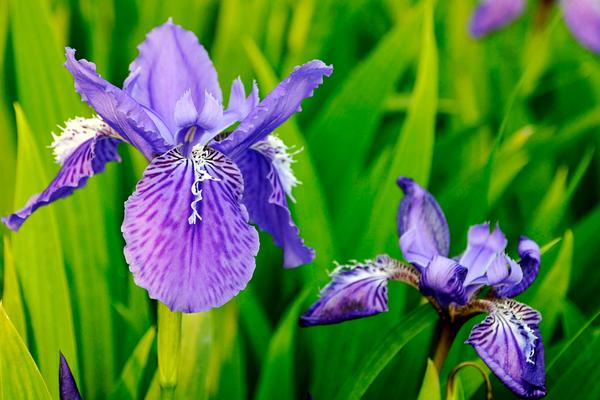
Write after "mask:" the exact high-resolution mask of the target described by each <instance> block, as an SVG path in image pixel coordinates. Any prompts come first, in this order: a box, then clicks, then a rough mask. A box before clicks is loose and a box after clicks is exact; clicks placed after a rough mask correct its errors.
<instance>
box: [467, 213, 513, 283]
mask: <svg viewBox="0 0 600 400" xmlns="http://www.w3.org/2000/svg"><path fill="white" fill-rule="evenodd" d="M506 244H507V240H506V237H505V236H504V234H503V233H502V230H500V226H498V225H496V227H495V228H494V230H493V231H491V232H490V224H488V223H485V224H480V225H473V226H472V227H471V228H469V236H468V244H467V250H465V252H464V253H463V255H462V256H461V257H460V261H459V263H460V265H462V266H464V267H466V268H467V269H468V270H469V272H468V273H467V277H466V278H465V285H478V284H486V283H487V277H486V273H487V271H488V268H489V267H490V265H491V264H492V263H493V262H495V261H496V258H497V257H503V256H504V249H505V248H506Z"/></svg>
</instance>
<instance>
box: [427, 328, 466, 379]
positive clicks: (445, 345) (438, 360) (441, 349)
mask: <svg viewBox="0 0 600 400" xmlns="http://www.w3.org/2000/svg"><path fill="white" fill-rule="evenodd" d="M459 329H460V325H458V326H457V325H456V324H453V323H451V322H449V321H445V320H441V321H440V323H439V324H438V332H439V335H438V339H437V345H436V347H435V351H434V353H433V356H432V360H433V364H434V365H435V368H436V369H437V370H438V371H441V370H442V367H443V366H444V361H445V360H446V357H447V356H448V352H449V351H450V347H451V346H452V342H454V338H456V334H457V333H458V330H459Z"/></svg>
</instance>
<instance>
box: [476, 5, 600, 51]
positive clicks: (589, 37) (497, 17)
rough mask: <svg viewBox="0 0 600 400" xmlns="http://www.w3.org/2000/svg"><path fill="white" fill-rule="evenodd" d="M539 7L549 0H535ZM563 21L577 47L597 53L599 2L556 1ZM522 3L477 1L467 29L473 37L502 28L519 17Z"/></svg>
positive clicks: (598, 43) (599, 16)
mask: <svg viewBox="0 0 600 400" xmlns="http://www.w3.org/2000/svg"><path fill="white" fill-rule="evenodd" d="M539 1H540V4H541V7H546V4H547V3H549V2H551V1H552V0H550V1H548V0H539ZM560 5H561V8H562V11H563V14H564V18H565V22H566V23H567V26H568V27H569V29H570V30H571V33H572V34H573V36H575V38H576V39H577V40H578V41H579V43H581V45H582V46H583V47H585V48H587V49H589V50H591V51H593V52H596V53H600V2H598V1H597V0H560ZM524 10H525V0H481V2H480V4H479V6H478V7H477V8H476V9H475V12H474V13H473V16H472V17H471V23H470V26H469V30H470V32H471V35H473V36H474V37H481V36H485V35H487V34H489V33H491V32H495V31H497V30H499V29H502V28H503V27H505V26H506V25H508V24H510V23H511V22H513V21H514V20H516V19H517V18H518V17H520V16H521V15H522V14H523V12H524Z"/></svg>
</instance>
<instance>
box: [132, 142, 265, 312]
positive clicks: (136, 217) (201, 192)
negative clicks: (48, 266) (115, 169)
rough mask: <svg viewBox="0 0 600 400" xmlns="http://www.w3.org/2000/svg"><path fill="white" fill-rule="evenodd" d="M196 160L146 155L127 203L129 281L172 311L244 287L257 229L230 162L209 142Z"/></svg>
mask: <svg viewBox="0 0 600 400" xmlns="http://www.w3.org/2000/svg"><path fill="white" fill-rule="evenodd" d="M193 156H194V157H197V156H198V157H202V158H201V161H202V162H201V163H200V162H198V160H192V159H188V158H184V157H182V156H181V154H180V153H179V152H178V151H170V152H168V153H166V154H164V155H162V156H160V157H157V158H155V159H154V160H152V162H151V163H150V165H149V166H148V168H146V171H145V172H144V176H143V177H142V179H141V180H140V181H139V182H138V185H137V188H136V191H135V193H134V194H133V195H131V197H130V198H129V199H128V200H127V202H126V203H125V219H124V222H123V226H122V231H123V236H124V238H125V242H126V246H125V259H126V260H127V263H128V264H129V269H130V270H131V272H132V273H133V277H134V280H135V282H136V283H137V284H138V285H139V286H141V287H143V288H145V289H146V290H147V291H148V294H149V295H150V297H151V298H153V299H157V300H160V301H162V302H163V303H165V304H166V305H167V306H169V308H170V309H171V310H173V311H183V312H200V311H207V310H210V309H212V308H215V307H219V306H221V305H223V304H225V303H226V302H227V301H229V300H230V299H231V298H233V297H234V296H235V295H236V294H237V293H238V292H239V291H241V290H242V289H244V288H245V287H246V284H247V283H248V281H249V280H250V278H251V277H252V273H253V271H254V267H255V256H256V254H257V252H258V234H257V232H256V230H255V229H254V227H252V226H251V225H248V213H247V211H246V208H245V207H244V206H243V205H242V204H241V200H242V192H243V181H242V176H241V173H240V171H239V170H238V168H237V167H236V165H235V164H234V163H233V162H232V161H231V160H229V159H228V158H227V157H226V156H224V155H223V154H221V153H219V152H217V151H214V150H212V149H209V148H207V149H206V150H205V151H204V153H203V154H202V155H198V154H193Z"/></svg>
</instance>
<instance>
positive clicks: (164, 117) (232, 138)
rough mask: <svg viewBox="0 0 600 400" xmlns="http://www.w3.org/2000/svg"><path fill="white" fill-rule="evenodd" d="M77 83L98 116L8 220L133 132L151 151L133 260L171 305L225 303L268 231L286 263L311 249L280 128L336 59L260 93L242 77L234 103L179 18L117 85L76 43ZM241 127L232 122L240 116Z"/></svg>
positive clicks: (301, 259) (22, 215)
mask: <svg viewBox="0 0 600 400" xmlns="http://www.w3.org/2000/svg"><path fill="white" fill-rule="evenodd" d="M65 65H66V67H67V69H68V70H69V71H70V72H71V74H72V75H73V77H74V79H75V89H76V90H77V91H78V92H79V93H80V95H81V97H82V99H83V100H84V101H85V102H87V103H88V104H89V105H90V106H91V107H92V108H93V109H94V110H95V111H96V113H97V114H98V117H94V118H89V119H83V118H75V119H73V120H70V121H68V122H67V123H66V126H65V127H64V129H63V133H62V134H61V135H60V136H57V137H55V142H54V144H53V147H54V151H55V155H56V160H57V161H58V162H59V163H60V164H61V165H62V167H61V169H60V171H59V172H58V175H57V176H56V177H55V178H54V180H53V181H52V182H51V183H50V185H49V186H48V187H47V188H46V189H45V190H44V191H43V192H41V193H39V194H37V195H35V196H33V197H32V198H31V199H29V201H28V202H27V204H26V205H25V207H24V208H22V209H20V210H19V211H17V212H15V213H14V214H12V215H10V216H8V217H5V218H3V222H4V223H5V224H6V225H7V226H8V227H9V228H11V229H13V230H15V231H16V230H18V229H19V227H20V226H21V224H22V223H23V222H24V221H25V220H26V219H27V218H28V217H29V216H30V215H31V214H32V213H33V212H34V211H35V210H36V209H37V208H39V207H41V206H43V205H46V204H49V203H51V202H53V201H55V200H57V199H59V198H62V197H65V196H67V195H69V194H71V193H72V192H73V190H75V189H77V188H80V187H82V186H83V185H85V183H86V181H87V179H88V178H89V177H91V176H92V175H94V174H96V173H98V172H101V171H103V170H104V167H105V165H106V163H107V162H109V161H118V160H119V156H118V153H117V145H118V143H120V142H127V143H129V144H131V145H133V146H134V147H135V148H136V149H138V150H139V151H140V152H141V153H143V154H144V156H145V157H146V158H147V159H148V160H149V161H150V165H149V166H148V167H147V168H146V170H145V171H144V175H143V177H142V178H141V180H140V181H139V182H138V185H137V188H136V190H135V192H134V193H133V194H132V195H131V197H130V198H129V199H128V200H127V202H126V203H125V219H124V222H123V226H122V231H123V236H124V238H125V242H126V246H125V258H126V260H127V263H128V264H129V268H130V270H131V272H132V273H133V276H134V279H135V282H136V283H137V284H138V285H139V286H141V287H143V288H145V289H146V290H147V291H148V293H149V295H150V297H152V298H155V299H158V300H160V301H162V302H163V303H165V304H166V305H168V306H169V307H170V308H171V309H172V310H176V311H184V312H198V311H205V310H208V309H211V308H213V307H218V306H220V305H222V304H224V303H226V302H227V301H228V300H230V299H231V298H232V297H233V296H235V295H236V294H237V293H238V292H239V291H240V290H242V289H243V288H244V287H245V286H246V284H247V283H248V281H249V280H250V278H251V276H252V273H253V271H254V267H255V256H256V254H257V252H258V247H259V243H258V234H257V232H256V230H255V228H254V227H253V226H251V225H249V220H250V221H252V222H254V223H256V224H257V225H258V226H259V227H260V228H261V229H263V230H265V231H267V232H269V233H270V234H271V235H272V236H273V238H274V241H275V243H276V244H277V245H279V246H281V247H282V248H283V251H284V266H286V267H296V266H298V265H301V264H305V263H309V262H311V261H312V259H313V258H314V252H313V250H312V249H310V248H308V247H306V246H305V245H304V242H303V240H302V239H301V238H300V236H299V233H298V228H297V227H296V225H295V224H294V222H293V220H292V218H291V215H290V211H289V209H288V203H287V196H291V189H292V187H293V186H294V185H295V184H297V183H298V181H297V180H296V179H295V178H294V175H293V174H292V172H291V163H292V162H293V160H292V158H291V156H292V154H290V153H289V152H288V150H289V149H288V148H287V147H286V146H285V144H284V143H283V142H282V141H281V140H280V139H279V138H278V137H276V136H273V135H271V133H273V130H274V129H276V128H277V127H278V126H279V125H281V124H282V123H284V122H285V121H286V120H287V119H288V118H290V117H291V116H292V115H293V114H294V113H296V112H297V111H299V110H300V103H301V102H302V100H303V99H304V98H306V97H309V96H311V95H312V92H313V90H314V89H315V88H316V87H317V86H319V85H320V84H321V83H322V81H323V77H324V76H329V75H330V74H331V72H332V67H331V66H327V65H325V64H324V63H323V62H321V61H319V60H314V61H310V62H308V63H306V64H304V65H302V66H300V67H297V68H296V69H295V70H294V71H293V72H292V73H291V74H290V76H288V77H287V78H286V79H285V80H284V81H282V82H281V83H280V84H279V85H278V86H277V87H276V88H275V89H274V90H273V91H272V92H271V93H270V94H269V95H268V96H267V97H266V98H264V99H263V100H262V101H259V97H258V89H257V87H256V84H254V86H253V88H252V91H251V92H250V94H249V95H248V96H246V94H245V91H244V86H243V84H242V82H241V80H240V79H239V78H238V79H237V80H235V81H234V82H233V84H232V86H231V94H230V96H229V103H228V106H227V108H226V109H223V106H222V94H221V89H220V87H219V83H218V81H217V73H216V71H215V69H214V67H213V65H212V62H211V60H210V59H209V57H208V54H207V53H206V51H205V50H204V48H203V47H202V46H201V45H200V44H199V43H198V39H197V38H196V36H195V35H194V34H193V33H192V32H189V31H186V30H184V29H183V28H181V27H180V26H178V25H174V24H173V23H172V22H171V21H170V20H169V21H168V22H167V23H165V24H163V25H161V26H159V27H157V28H155V29H154V30H152V31H151V32H150V33H149V34H148V35H147V37H146V39H145V41H144V42H143V43H142V44H141V45H140V46H139V56H138V58H137V59H136V60H135V61H134V62H133V63H132V64H131V65H130V75H129V77H128V78H127V79H126V81H125V84H124V88H123V89H120V88H118V87H116V86H114V85H112V84H110V83H109V82H107V81H106V80H104V79H103V78H102V77H101V76H100V75H98V74H97V73H96V68H95V65H94V64H92V63H90V62H88V61H86V60H77V59H76V58H75V51H74V50H73V49H69V48H68V49H67V61H66V64H65ZM238 122H239V125H237V127H236V128H235V129H234V130H233V132H230V133H229V132H227V131H226V129H227V128H229V127H231V126H234V124H236V123H238Z"/></svg>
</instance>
